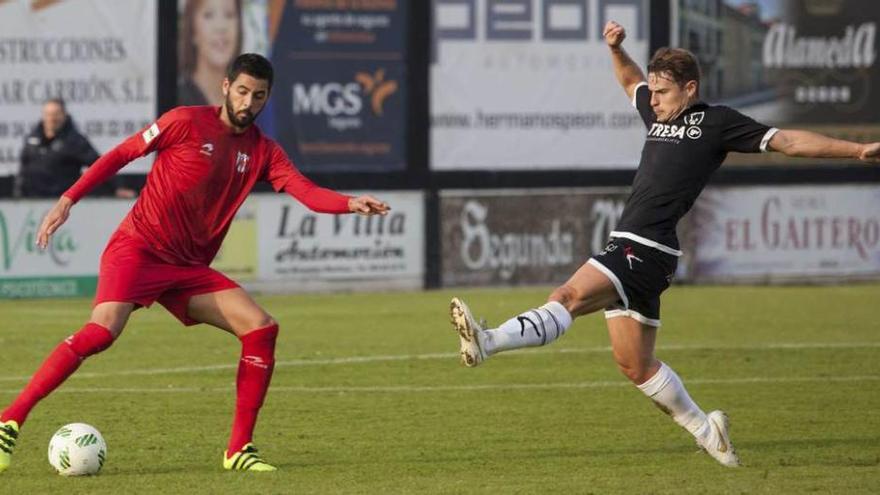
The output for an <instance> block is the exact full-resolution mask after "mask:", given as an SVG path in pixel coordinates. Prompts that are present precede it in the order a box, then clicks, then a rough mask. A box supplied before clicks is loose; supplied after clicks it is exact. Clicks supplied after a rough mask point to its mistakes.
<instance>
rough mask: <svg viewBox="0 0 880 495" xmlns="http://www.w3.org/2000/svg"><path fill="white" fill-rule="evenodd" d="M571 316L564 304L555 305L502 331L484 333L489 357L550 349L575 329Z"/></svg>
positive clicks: (522, 317) (510, 323) (529, 314)
mask: <svg viewBox="0 0 880 495" xmlns="http://www.w3.org/2000/svg"><path fill="white" fill-rule="evenodd" d="M571 320H572V319H571V314H569V312H568V310H567V309H565V306H563V305H562V304H560V303H558V302H556V301H551V302H548V303H547V304H545V305H543V306H541V307H540V308H536V309H530V310H528V311H526V312H525V313H522V314H520V315H518V316H517V317H515V318H511V319H509V320H507V321H506V322H504V323H503V324H502V325H501V326H500V327H498V328H495V329H491V330H486V331H485V332H482V333H481V334H480V335H482V342H481V343H482V346H483V351H484V352H486V354H495V353H496V352H501V351H507V350H510V349H519V348H521V347H535V346H539V345H546V344H549V343H550V342H553V341H554V340H556V339H558V338H559V337H562V336H563V335H565V331H566V330H568V327H570V326H571Z"/></svg>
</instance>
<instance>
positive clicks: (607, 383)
mask: <svg viewBox="0 0 880 495" xmlns="http://www.w3.org/2000/svg"><path fill="white" fill-rule="evenodd" d="M868 381H880V375H856V376H816V377H810V376H807V377H803V376H798V377H786V376H782V377H744V378H694V379H689V380H687V383H688V385H744V384H777V383H840V382H868ZM631 386H632V385H631V384H630V383H629V382H627V381H624V380H595V381H588V382H575V383H493V384H483V385H388V386H377V385H365V386H363V387H351V386H348V387H302V386H283V385H282V386H273V387H271V389H270V390H271V391H272V393H281V392H289V393H311V394H340V393H417V392H485V391H493V390H552V389H588V388H609V387H631ZM233 391H234V387H232V386H231V385H230V386H229V387H206V388H200V387H180V388H178V387H167V388H112V387H109V388H99V387H98V388H76V387H70V388H60V389H58V390H57V392H64V393H98V394H100V393H112V394H150V393H159V394H167V393H218V392H219V393H231V392H233ZM17 392H18V390H14V389H0V394H8V393H17Z"/></svg>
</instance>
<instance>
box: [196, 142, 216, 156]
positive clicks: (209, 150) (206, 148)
mask: <svg viewBox="0 0 880 495" xmlns="http://www.w3.org/2000/svg"><path fill="white" fill-rule="evenodd" d="M199 153H201V154H203V155H205V156H211V155H213V154H214V145H213V144H212V143H205V144H203V145H202V149H200V150H199Z"/></svg>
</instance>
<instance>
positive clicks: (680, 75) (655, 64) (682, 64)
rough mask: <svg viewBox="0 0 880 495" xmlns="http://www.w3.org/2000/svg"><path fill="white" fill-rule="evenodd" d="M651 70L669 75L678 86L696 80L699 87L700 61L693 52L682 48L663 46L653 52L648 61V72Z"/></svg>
mask: <svg viewBox="0 0 880 495" xmlns="http://www.w3.org/2000/svg"><path fill="white" fill-rule="evenodd" d="M652 72H653V73H654V74H662V73H665V74H667V75H669V77H671V78H672V80H673V81H675V82H676V83H677V84H678V85H679V86H684V85H685V84H687V83H688V81H697V89H699V87H700V63H699V62H697V57H695V56H694V54H693V53H691V52H689V51H687V50H685V49H683V48H669V47H663V48H660V49H659V50H657V51H656V52H654V56H653V57H651V61H650V62H648V73H649V74H650V73H652Z"/></svg>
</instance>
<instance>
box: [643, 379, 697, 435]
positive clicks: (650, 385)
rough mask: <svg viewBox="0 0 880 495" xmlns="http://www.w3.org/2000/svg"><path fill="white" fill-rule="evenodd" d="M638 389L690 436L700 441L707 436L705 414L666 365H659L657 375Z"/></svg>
mask: <svg viewBox="0 0 880 495" xmlns="http://www.w3.org/2000/svg"><path fill="white" fill-rule="evenodd" d="M638 387H639V390H641V391H642V392H644V393H645V395H647V396H648V397H650V398H651V400H653V401H654V403H655V404H656V405H657V407H659V408H660V409H661V410H663V411H664V412H666V413H667V414H669V415H670V416H672V419H673V420H675V422H676V423H678V424H679V426H681V427H682V428H684V429H685V430H687V431H689V432H691V435H693V436H695V437H697V438H698V439H700V438H703V437H704V436H706V435H708V434H709V431H710V430H709V421H708V420H707V419H706V414H705V413H704V412H703V410H702V409H700V406H698V405H697V404H696V403H695V402H694V401H693V400H692V399H691V396H690V395H688V393H687V390H685V388H684V384H683V383H682V382H681V378H679V377H678V375H677V374H676V373H675V371H672V368H670V367H669V366H666V363H660V369H659V370H658V371H657V373H655V374H654V376H652V377H651V378H649V379H648V381H646V382H645V383H643V384H641V385H639V386H638Z"/></svg>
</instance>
